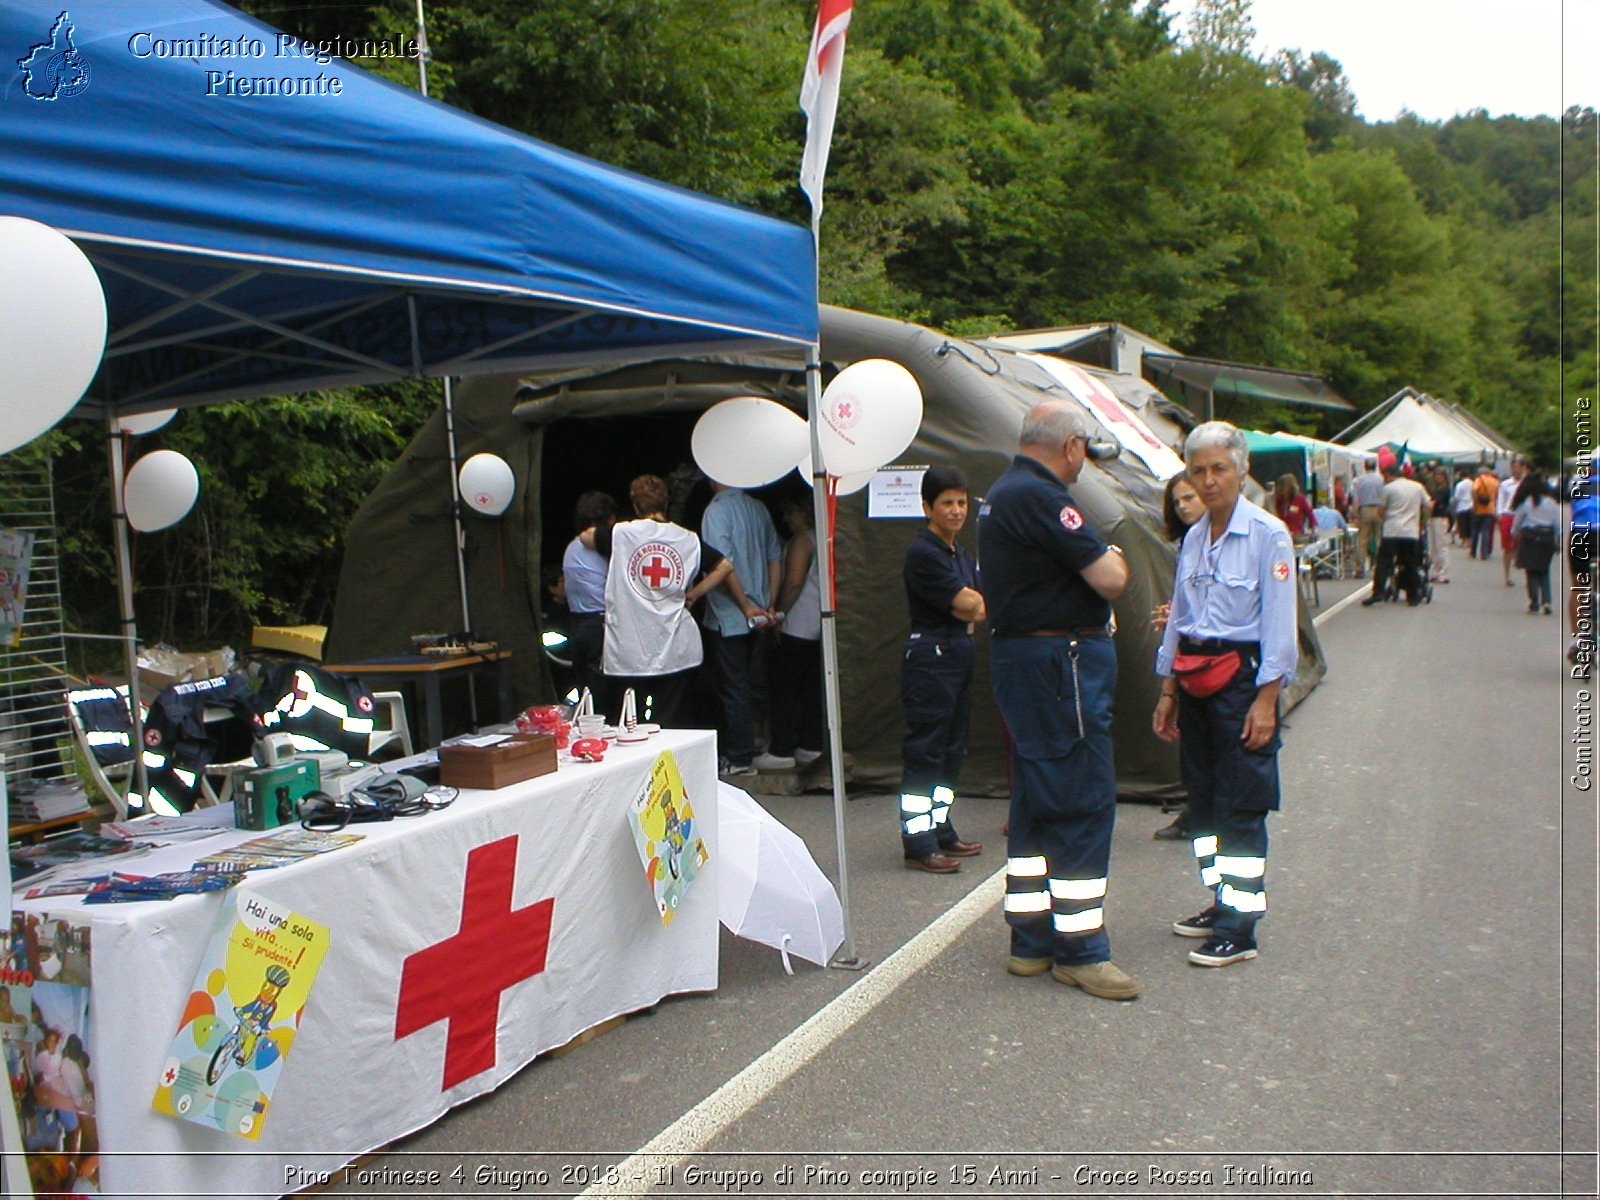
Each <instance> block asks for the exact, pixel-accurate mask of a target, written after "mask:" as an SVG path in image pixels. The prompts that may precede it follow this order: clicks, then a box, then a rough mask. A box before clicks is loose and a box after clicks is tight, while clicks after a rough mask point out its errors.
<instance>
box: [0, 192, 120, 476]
mask: <svg viewBox="0 0 1600 1200" xmlns="http://www.w3.org/2000/svg"><path fill="white" fill-rule="evenodd" d="M0 281H4V282H3V284H0V454H4V453H5V452H7V451H8V450H15V449H16V448H17V447H18V446H23V445H26V444H27V443H29V442H31V441H33V439H34V438H36V437H38V436H39V435H40V434H41V433H43V432H45V431H46V430H47V429H49V428H51V427H52V426H53V425H55V423H56V422H57V421H59V420H61V418H62V417H64V416H66V415H67V413H68V412H69V411H70V410H71V408H72V406H73V405H75V404H76V403H77V402H78V401H79V400H81V399H82V398H83V393H84V392H85V391H86V390H88V387H89V384H90V382H91V381H92V380H93V379H94V373H95V372H96V371H97V370H99V369H100V359H101V358H102V357H103V356H104V355H105V350H106V296H105V292H104V290H103V289H102V288H101V286H100V276H99V275H97V274H95V269H94V267H93V266H92V265H91V264H90V262H89V260H88V259H87V258H85V257H84V254H83V251H81V250H79V249H78V247H77V246H75V245H73V243H72V241H71V239H70V238H67V237H66V236H64V235H63V234H60V233H57V232H56V231H55V230H54V229H51V228H50V227H49V226H48V225H41V224H39V222H37V221H30V220H27V219H26V218H24V217H0Z"/></svg>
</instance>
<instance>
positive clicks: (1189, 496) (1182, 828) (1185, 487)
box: [1150, 471, 1292, 842]
mask: <svg viewBox="0 0 1600 1200" xmlns="http://www.w3.org/2000/svg"><path fill="white" fill-rule="evenodd" d="M1284 478H1285V479H1288V478H1292V476H1284ZM1279 482H1280V483H1281V482H1282V480H1280V481H1279ZM1205 515H1206V502H1205V501H1204V500H1202V499H1200V493H1199V492H1198V491H1196V490H1195V486H1194V480H1192V479H1190V478H1189V472H1188V471H1179V472H1178V473H1177V474H1176V475H1174V476H1173V477H1172V478H1171V479H1169V480H1167V487H1166V491H1164V492H1163V493H1162V496H1161V518H1162V520H1163V522H1164V523H1165V524H1166V527H1167V540H1168V541H1169V542H1171V543H1172V544H1173V545H1174V546H1179V545H1182V544H1183V537H1184V535H1185V534H1186V533H1188V532H1189V526H1191V525H1193V524H1194V523H1195V522H1196V521H1198V520H1199V519H1200V518H1201V517H1203V516H1205ZM1171 611H1172V604H1171V602H1170V601H1169V602H1168V603H1166V604H1158V605H1156V606H1155V609H1154V610H1153V611H1152V612H1151V613H1150V628H1152V629H1154V630H1156V631H1157V632H1158V633H1159V632H1161V631H1162V630H1164V629H1165V628H1166V625H1167V616H1168V614H1169V613H1170V612H1171ZM1155 836H1156V840H1157V841H1160V842H1179V841H1186V840H1188V837H1189V806H1188V805H1187V804H1185V805H1184V806H1183V807H1181V808H1179V809H1178V815H1177V816H1176V817H1174V818H1173V819H1172V821H1171V823H1170V824H1167V825H1163V826H1162V827H1161V828H1160V829H1158V830H1156V833H1155Z"/></svg>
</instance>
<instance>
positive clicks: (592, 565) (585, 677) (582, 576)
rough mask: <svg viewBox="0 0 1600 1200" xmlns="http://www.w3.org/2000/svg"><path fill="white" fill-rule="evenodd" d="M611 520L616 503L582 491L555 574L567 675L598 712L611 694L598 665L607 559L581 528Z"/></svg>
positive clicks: (601, 649)
mask: <svg viewBox="0 0 1600 1200" xmlns="http://www.w3.org/2000/svg"><path fill="white" fill-rule="evenodd" d="M616 520H617V502H616V501H615V500H613V499H612V498H611V497H610V496H608V495H606V493H604V492H584V493H583V495H581V496H579V497H578V503H577V505H576V506H575V507H574V510H573V522H574V524H575V526H576V528H577V536H575V537H574V538H573V539H572V541H570V542H568V543H567V548H566V550H565V552H564V553H563V554H562V556H561V578H562V584H563V588H564V590H565V593H566V598H567V611H568V612H569V613H570V614H571V625H570V628H571V629H572V642H571V653H572V675H573V683H575V684H576V685H577V686H578V687H579V688H588V689H589V691H590V692H591V693H593V695H594V700H595V704H596V705H598V706H599V710H600V711H601V712H611V711H613V707H612V704H611V701H612V699H613V697H612V696H611V695H610V694H609V691H608V687H607V684H606V677H605V675H604V673H603V672H602V671H601V669H600V662H601V659H602V658H603V657H604V655H605V642H606V572H607V571H609V570H610V568H611V563H610V561H609V560H608V559H607V558H606V556H605V555H604V554H601V553H600V552H599V551H598V550H596V549H595V548H594V547H593V546H592V545H585V544H584V541H583V533H584V531H585V530H587V529H593V528H596V527H597V526H600V525H606V526H610V525H613V524H615V523H616Z"/></svg>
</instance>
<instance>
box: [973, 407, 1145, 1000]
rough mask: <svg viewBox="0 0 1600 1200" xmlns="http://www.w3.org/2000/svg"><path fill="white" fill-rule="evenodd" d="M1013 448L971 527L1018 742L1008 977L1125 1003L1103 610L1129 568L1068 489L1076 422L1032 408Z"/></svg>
mask: <svg viewBox="0 0 1600 1200" xmlns="http://www.w3.org/2000/svg"><path fill="white" fill-rule="evenodd" d="M1020 442H1021V444H1020V446H1019V447H1018V454H1017V456H1016V457H1015V458H1014V459H1012V461H1011V467H1010V469H1009V470H1007V471H1006V473H1005V474H1004V475H1002V476H1001V477H1000V478H999V479H998V480H997V481H996V482H995V484H994V486H993V487H992V488H990V489H989V495H988V497H987V498H986V500H985V502H984V505H983V507H982V509H981V510H980V514H979V515H980V520H979V523H978V546H979V557H980V558H981V559H982V562H983V583H984V595H985V596H986V597H987V599H988V601H989V628H990V629H991V630H992V631H993V633H994V642H993V650H992V658H991V662H992V665H991V669H990V674H991V684H992V686H993V689H994V698H995V701H996V703H998V704H999V706H1000V714H1001V716H1002V717H1004V718H1005V723H1006V728H1007V729H1009V730H1010V732H1011V742H1012V748H1011V772H1012V793H1011V825H1010V833H1009V835H1008V836H1009V841H1008V845H1007V855H1008V857H1007V861H1006V897H1005V914H1006V922H1007V924H1009V925H1010V926H1011V959H1010V962H1009V963H1008V964H1007V968H1006V969H1007V970H1008V971H1010V972H1011V973H1012V974H1013V975H1042V974H1044V973H1045V972H1047V971H1048V972H1049V973H1050V974H1051V976H1052V977H1053V978H1055V979H1056V980H1057V981H1059V982H1061V983H1065V984H1069V985H1071V986H1073V987H1078V988H1082V989H1083V990H1084V991H1086V992H1088V993H1089V994H1090V995H1091V996H1099V997H1102V998H1103V999H1107V1000H1132V999H1133V998H1134V997H1135V996H1137V995H1138V994H1139V985H1138V983H1137V982H1136V981H1135V980H1134V979H1133V978H1132V977H1131V976H1129V975H1128V974H1127V973H1126V972H1124V971H1123V970H1121V969H1120V968H1119V967H1117V966H1116V965H1115V964H1114V963H1112V962H1111V942H1110V939H1109V937H1108V936H1107V935H1106V930H1105V896H1106V877H1107V873H1108V868H1109V866H1110V861H1111V830H1112V826H1113V824H1114V823H1115V820H1116V806H1117V774H1116V767H1115V764H1114V763H1113V761H1112V751H1111V700H1112V695H1113V693H1114V692H1115V690H1116V680H1117V652H1116V648H1115V646H1114V645H1113V644H1112V640H1111V633H1110V623H1111V603H1110V602H1111V601H1112V600H1114V599H1115V598H1116V597H1118V596H1120V595H1121V594H1122V590H1123V589H1124V588H1125V587H1126V586H1127V583H1128V566H1127V563H1126V562H1125V561H1124V560H1123V558H1122V553H1121V551H1119V550H1118V549H1117V548H1116V547H1114V546H1108V545H1106V543H1105V541H1104V540H1103V539H1102V538H1101V537H1100V535H1099V534H1098V533H1097V532H1096V531H1095V529H1094V527H1093V526H1092V525H1090V524H1089V522H1088V520H1087V519H1086V518H1085V516H1084V513H1083V510H1082V509H1080V508H1079V507H1078V505H1077V502H1076V501H1075V500H1074V499H1073V497H1072V494H1071V493H1070V492H1069V491H1068V490H1067V485H1069V484H1072V483H1076V482H1077V481H1078V475H1079V473H1080V472H1082V470H1083V464H1084V462H1085V461H1086V460H1087V458H1088V455H1089V439H1088V432H1087V426H1086V425H1085V423H1084V418H1083V416H1082V414H1081V413H1080V412H1079V411H1078V410H1077V409H1076V408H1075V407H1073V406H1069V405H1067V404H1064V403H1062V402H1060V401H1047V402H1046V403H1043V404H1040V405H1038V406H1036V407H1035V408H1034V409H1033V410H1032V411H1031V412H1029V413H1028V416H1027V418H1026V419H1025V420H1024V422H1023V425H1022V435H1021V439H1020Z"/></svg>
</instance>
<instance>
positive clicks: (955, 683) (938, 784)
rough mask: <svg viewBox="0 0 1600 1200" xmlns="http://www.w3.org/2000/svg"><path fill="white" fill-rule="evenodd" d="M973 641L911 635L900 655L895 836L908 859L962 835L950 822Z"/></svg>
mask: <svg viewBox="0 0 1600 1200" xmlns="http://www.w3.org/2000/svg"><path fill="white" fill-rule="evenodd" d="M972 662H973V648H972V638H971V637H969V636H967V635H966V634H957V635H952V636H944V635H940V634H926V633H914V634H912V635H911V636H910V637H909V638H907V639H906V646H905V653H904V655H903V656H902V657H901V660H900V703H901V707H902V708H903V709H904V711H905V718H906V736H905V741H903V742H902V743H901V744H900V841H901V844H902V845H903V847H904V848H905V854H906V857H907V858H926V857H927V856H928V855H930V854H932V853H933V852H934V851H935V850H937V849H938V848H939V847H940V846H950V845H953V844H954V843H956V842H958V841H960V840H961V837H960V835H959V834H957V833H956V827H955V823H954V822H953V821H952V820H951V819H950V811H951V806H952V805H953V804H954V803H955V798H956V785H957V784H958V783H959V782H960V780H961V764H962V763H963V762H965V761H966V758H967V724H968V716H969V714H970V713H971V710H972Z"/></svg>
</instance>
